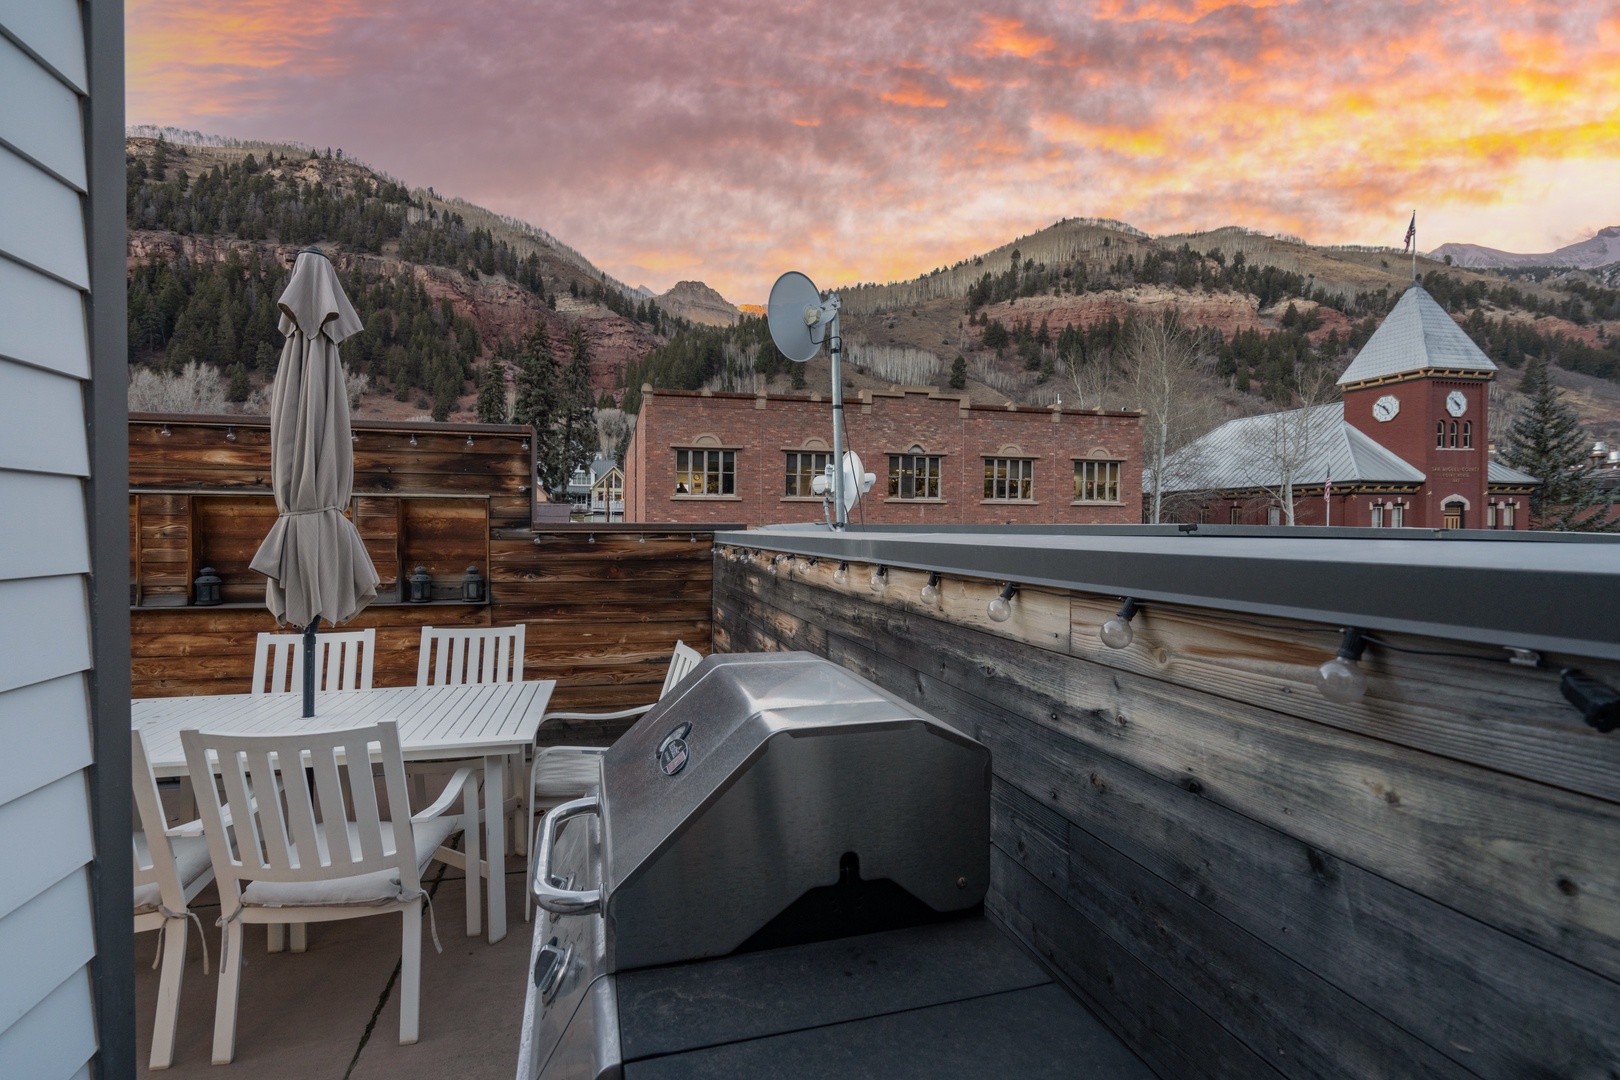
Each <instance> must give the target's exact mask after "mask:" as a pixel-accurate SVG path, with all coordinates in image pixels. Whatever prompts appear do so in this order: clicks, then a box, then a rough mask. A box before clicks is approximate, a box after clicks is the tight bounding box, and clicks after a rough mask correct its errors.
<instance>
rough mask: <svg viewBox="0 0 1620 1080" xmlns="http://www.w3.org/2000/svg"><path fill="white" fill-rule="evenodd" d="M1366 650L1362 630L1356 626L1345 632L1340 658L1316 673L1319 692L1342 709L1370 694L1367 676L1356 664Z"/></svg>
mask: <svg viewBox="0 0 1620 1080" xmlns="http://www.w3.org/2000/svg"><path fill="white" fill-rule="evenodd" d="M1366 647H1367V642H1366V640H1365V639H1364V638H1363V637H1362V633H1361V631H1360V630H1357V629H1356V628H1355V627H1353V626H1348V627H1346V628H1345V631H1344V641H1343V642H1341V643H1340V645H1339V655H1337V656H1335V657H1334V658H1333V659H1331V660H1329V661H1328V662H1327V663H1325V664H1323V665H1322V666H1321V667H1319V668H1317V669H1316V688H1317V689H1318V690H1320V691H1322V696H1323V697H1325V698H1327V699H1328V700H1329V701H1337V702H1339V703H1340V704H1341V705H1343V704H1348V703H1349V702H1352V701H1355V700H1356V699H1357V698H1360V697H1361V696H1362V695H1363V694H1365V693H1366V692H1367V673H1366V672H1365V671H1362V670H1361V668H1360V667H1359V666H1358V665H1357V663H1356V661H1358V660H1360V659H1361V654H1362V651H1363V650H1365V649H1366Z"/></svg>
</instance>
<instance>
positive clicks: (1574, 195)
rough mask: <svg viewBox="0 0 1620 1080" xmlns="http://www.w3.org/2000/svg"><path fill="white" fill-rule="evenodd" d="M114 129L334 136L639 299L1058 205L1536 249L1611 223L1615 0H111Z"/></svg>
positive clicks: (1124, 216) (997, 228)
mask: <svg viewBox="0 0 1620 1080" xmlns="http://www.w3.org/2000/svg"><path fill="white" fill-rule="evenodd" d="M126 11H127V24H128V50H129V56H128V61H129V62H128V86H129V94H128V119H129V123H131V124H160V125H173V126H176V127H181V128H188V129H196V130H199V131H203V132H207V133H211V134H219V135H229V136H235V137H238V138H244V139H285V140H293V141H297V142H301V143H308V144H312V145H314V146H317V147H321V148H323V149H324V148H325V147H327V146H332V147H341V148H343V150H344V152H345V155H346V156H354V157H357V158H359V159H361V160H362V161H365V162H367V163H368V164H371V165H373V166H376V167H377V168H380V169H383V170H385V171H387V172H390V173H392V174H394V175H395V176H397V177H399V178H400V179H402V180H404V181H405V182H407V183H409V184H411V185H413V186H417V185H420V186H427V185H431V186H433V188H434V189H435V190H437V191H438V192H439V193H441V194H449V195H459V196H462V197H463V198H466V199H468V200H470V201H472V202H474V203H477V204H480V205H482V206H486V207H488V208H490V209H492V210H496V211H499V212H502V213H507V214H511V215H514V216H517V217H520V218H523V219H525V220H528V221H531V222H534V223H535V224H537V225H540V226H542V227H543V228H545V229H547V230H549V231H551V232H552V233H553V234H555V235H556V236H557V237H558V238H559V239H561V240H563V241H564V242H566V243H568V244H570V245H572V246H574V247H576V248H578V249H579V250H580V251H582V252H583V253H584V254H585V255H586V256H587V257H588V258H590V259H591V260H592V261H593V262H594V263H596V264H597V265H598V266H600V267H601V268H602V269H604V270H606V271H608V272H609V273H610V274H613V275H614V276H616V277H618V278H620V279H621V280H623V281H625V282H627V283H629V284H631V285H640V284H646V285H648V286H650V287H652V288H653V289H655V290H663V289H665V288H668V287H669V286H670V285H672V284H673V283H674V282H676V281H678V280H681V279H684V278H696V279H701V280H704V281H707V282H708V283H709V284H711V285H713V286H715V287H716V288H718V289H719V290H720V291H721V292H722V293H724V294H725V295H726V296H727V298H729V299H731V300H733V301H735V302H759V301H761V300H762V299H763V298H764V296H765V295H766V293H767V292H768V291H769V288H770V284H771V282H772V281H773V280H774V279H775V277H776V276H777V274H778V273H780V272H781V271H783V270H786V269H801V270H804V271H805V272H807V273H809V274H810V275H811V277H813V278H814V279H815V280H816V281H817V282H818V283H819V284H822V285H823V286H830V285H834V284H850V283H853V282H855V281H872V280H892V279H897V278H903V277H910V276H914V275H916V274H918V273H922V272H926V271H927V270H929V269H932V268H933V267H935V266H938V265H943V264H947V263H950V262H953V261H955V260H957V259H960V258H963V257H965V256H968V255H971V254H973V253H975V252H977V251H982V250H986V249H988V248H991V247H994V246H996V245H998V244H1001V243H1003V242H1006V241H1008V240H1011V239H1012V238H1014V237H1015V236H1017V235H1020V234H1022V233H1028V232H1033V231H1035V230H1037V229H1040V228H1043V227H1045V226H1046V225H1049V224H1051V223H1052V222H1054V221H1056V220H1057V219H1059V218H1062V217H1075V216H1096V217H1112V218H1118V219H1120V220H1123V221H1127V222H1130V223H1131V224H1133V225H1136V226H1137V227H1139V228H1142V229H1146V230H1147V231H1149V232H1151V233H1155V234H1159V233H1166V232H1174V231H1180V230H1184V229H1201V228H1214V227H1217V226H1221V225H1228V224H1240V225H1248V226H1251V227H1254V228H1259V229H1264V230H1267V231H1281V232H1289V233H1294V234H1297V235H1299V236H1302V237H1304V238H1305V239H1307V240H1309V241H1311V242H1313V243H1366V244H1386V243H1387V244H1394V245H1396V246H1397V247H1398V246H1399V245H1400V243H1401V239H1402V234H1403V233H1404V232H1405V229H1406V223H1407V219H1408V216H1409V215H1410V214H1411V212H1412V210H1413V208H1414V207H1416V208H1417V210H1418V230H1419V235H1418V241H1419V246H1420V247H1421V248H1423V249H1425V250H1427V249H1429V248H1432V247H1434V246H1436V245H1438V244H1440V243H1442V242H1445V241H1464V242H1472V243H1481V244H1487V245H1490V246H1493V247H1501V248H1506V249H1509V250H1517V251H1547V250H1551V249H1553V248H1556V247H1558V246H1560V245H1563V244H1566V243H1569V242H1571V241H1574V240H1577V239H1584V238H1585V237H1587V236H1589V235H1591V233H1592V232H1594V231H1595V230H1596V229H1598V228H1600V227H1603V226H1606V225H1615V224H1620V0H1559V2H1529V3H1518V2H1513V0H1450V2H1430V3H1425V2H1415V0H1413V2H1398V0H1358V2H1354V3H1351V2H1344V0H1337V2H1301V3H1286V2H1270V0H1256V2H1253V3H1247V4H1244V3H1224V2H1221V0H1099V2H1096V3H1064V2H1054V0H1043V2H1040V3H1017V2H1014V3H999V4H994V5H990V6H977V5H968V4H944V3H920V2H916V0H899V2H890V3H886V4H873V3H870V2H868V3H858V4H857V3H847V2H829V0H811V2H801V3H781V2H779V0H711V2H698V0H688V2H682V0H657V2H653V0H591V2H588V3H578V2H564V0H454V2H448V3H447V2H445V0H393V2H389V0H363V2H362V0H128V3H127V5H126Z"/></svg>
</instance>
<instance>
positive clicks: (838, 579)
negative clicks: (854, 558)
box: [833, 562, 849, 585]
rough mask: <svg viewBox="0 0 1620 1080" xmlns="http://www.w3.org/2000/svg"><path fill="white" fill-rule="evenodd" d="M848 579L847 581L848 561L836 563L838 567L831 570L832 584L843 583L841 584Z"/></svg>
mask: <svg viewBox="0 0 1620 1080" xmlns="http://www.w3.org/2000/svg"><path fill="white" fill-rule="evenodd" d="M848 581H849V563H847V562H841V563H839V564H838V569H836V570H834V571H833V584H834V585H843V584H846V583H848Z"/></svg>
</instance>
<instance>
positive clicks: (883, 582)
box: [872, 563, 889, 593]
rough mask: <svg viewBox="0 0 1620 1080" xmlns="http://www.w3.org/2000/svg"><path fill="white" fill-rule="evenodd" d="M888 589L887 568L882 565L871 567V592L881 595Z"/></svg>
mask: <svg viewBox="0 0 1620 1080" xmlns="http://www.w3.org/2000/svg"><path fill="white" fill-rule="evenodd" d="M888 587H889V568H888V567H887V566H884V565H883V564H882V563H879V564H878V565H876V566H874V567H872V591H873V592H875V593H881V592H882V591H883V590H884V589H887V588H888Z"/></svg>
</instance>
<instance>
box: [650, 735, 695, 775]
mask: <svg viewBox="0 0 1620 1080" xmlns="http://www.w3.org/2000/svg"><path fill="white" fill-rule="evenodd" d="M691 732H692V725H691V724H681V725H679V726H678V727H676V728H675V730H674V731H671V732H670V733H669V734H668V735H665V736H664V741H663V742H661V743H659V744H658V767H659V768H660V769H662V770H663V772H664V775H665V776H674V775H675V774H676V773H678V772H680V771H681V770H682V769H684V768H686V763H687V762H688V761H689V760H691V757H692V752H691V750H690V749H688V747H687V745H686V736H687V735H689V734H691Z"/></svg>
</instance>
